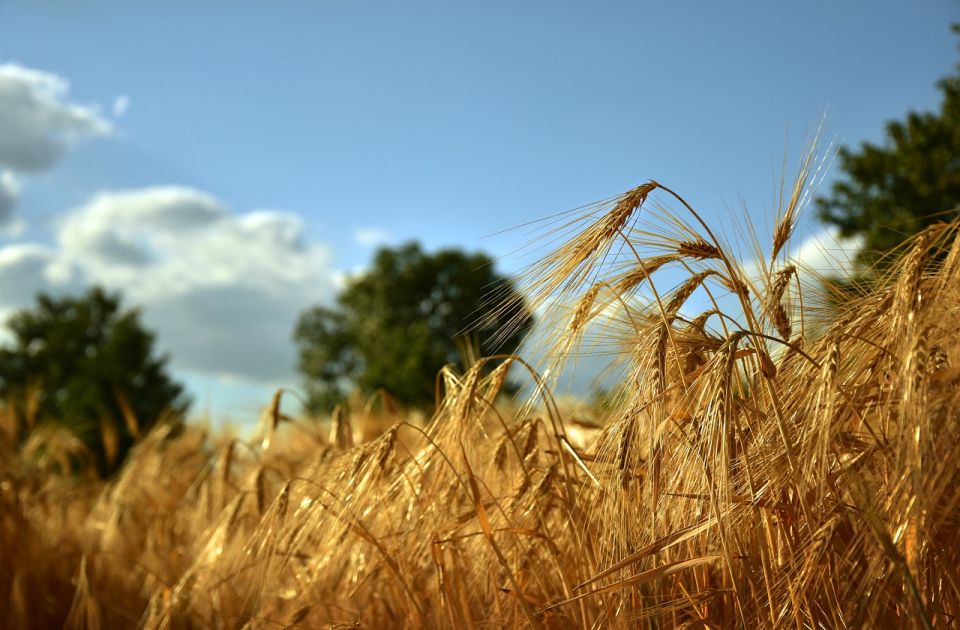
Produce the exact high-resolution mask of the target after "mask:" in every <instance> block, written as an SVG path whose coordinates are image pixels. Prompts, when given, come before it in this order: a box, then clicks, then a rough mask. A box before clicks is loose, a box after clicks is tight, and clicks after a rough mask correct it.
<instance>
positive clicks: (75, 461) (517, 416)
mask: <svg viewBox="0 0 960 630" xmlns="http://www.w3.org/2000/svg"><path fill="white" fill-rule="evenodd" d="M814 166H815V165H813V164H812V163H811V161H809V160H808V161H807V162H806V163H805V164H804V167H803V169H802V170H801V173H800V176H799V177H798V178H797V180H796V182H795V183H793V184H792V185H791V186H787V187H785V188H784V194H783V196H782V203H781V207H780V209H779V211H778V212H777V214H776V216H775V217H773V226H772V229H771V230H769V232H770V236H769V238H768V240H766V241H765V240H764V239H763V238H761V237H759V236H756V234H757V233H758V232H757V230H755V229H753V228H751V227H750V226H745V227H744V228H743V229H742V230H741V231H742V232H743V233H745V234H747V235H748V237H749V238H747V240H746V243H747V245H738V244H737V242H735V241H728V240H726V239H727V235H725V234H721V233H719V232H718V231H716V230H715V229H712V228H711V226H709V225H708V224H707V223H706V222H704V221H703V220H702V219H701V217H700V215H699V214H698V213H697V212H696V210H695V209H694V208H692V207H690V205H689V204H688V203H687V202H686V201H685V200H684V199H683V198H682V197H681V196H679V195H678V194H676V193H675V192H673V191H672V190H671V189H669V188H667V187H665V186H663V185H661V184H658V183H656V182H649V183H647V184H644V185H642V186H639V187H637V188H635V189H633V190H631V191H628V192H626V193H624V194H623V195H620V196H618V197H615V198H613V199H610V200H607V201H605V202H602V203H598V204H594V205H592V206H587V207H584V208H580V209H578V210H576V211H572V212H570V213H566V214H563V215H558V216H556V217H553V218H552V219H550V220H549V221H546V222H544V223H543V224H542V225H541V226H540V232H539V233H540V236H539V237H538V238H539V240H537V241H536V243H535V246H536V247H538V248H540V250H539V251H540V252H541V255H540V257H539V259H538V260H537V261H536V262H534V263H533V264H532V265H531V266H530V267H529V268H528V269H527V271H526V273H525V274H524V275H523V276H522V278H521V279H520V284H521V286H522V288H523V290H524V293H525V295H526V296H527V299H528V300H529V301H530V303H531V304H532V305H533V307H534V308H535V309H536V310H537V312H538V313H542V314H543V315H542V320H543V326H541V328H542V330H543V331H544V332H543V334H542V336H541V337H540V338H539V339H537V340H536V343H538V344H540V346H539V347H541V348H543V349H544V356H546V357H547V358H546V359H545V361H544V362H543V364H538V365H531V364H529V363H527V362H525V361H524V360H523V358H522V357H504V356H492V357H488V358H485V359H480V360H477V361H476V362H475V363H473V365H472V366H470V368H469V369H466V370H465V371H458V370H456V369H454V368H453V367H448V368H445V369H444V370H443V371H442V372H441V373H440V374H439V375H438V381H437V399H438V400H437V407H436V411H435V413H434V414H433V415H432V417H429V418H417V417H413V416H407V415H406V414H404V413H403V412H402V411H398V410H397V409H395V408H394V407H393V406H392V405H391V404H390V401H389V397H387V396H382V397H380V398H378V399H376V400H375V401H373V404H371V405H369V406H368V408H367V409H363V408H360V407H357V406H353V408H352V409H350V410H348V409H346V408H345V407H344V408H342V409H338V410H336V411H335V412H334V414H333V416H332V417H331V418H324V419H320V420H317V419H306V418H292V417H290V416H288V415H287V412H286V411H285V409H286V408H287V406H288V405H289V404H290V403H289V400H288V397H289V396H291V395H295V394H291V393H289V392H286V391H280V392H278V393H277V396H276V397H275V398H274V400H273V401H272V403H271V404H270V405H269V406H268V408H267V410H266V412H265V414H264V418H263V423H262V426H261V427H260V429H259V433H258V434H257V435H256V437H255V438H254V439H250V440H243V439H239V438H229V437H226V436H217V435H210V434H208V433H207V432H205V431H203V430H201V429H200V428H198V427H197V426H195V425H190V424H188V425H186V426H184V427H177V426H176V425H173V424H165V423H160V425H159V426H158V428H156V429H155V430H153V431H152V432H150V433H149V434H147V435H145V436H142V438H141V439H140V441H139V443H138V444H137V446H136V447H135V448H134V450H133V451H132V452H131V455H130V457H129V460H128V461H127V463H126V464H125V466H124V468H123V469H122V470H121V472H120V473H119V474H118V475H117V476H116V477H115V478H113V479H111V480H108V481H101V480H98V479H97V478H96V476H95V475H94V474H92V472H90V473H87V472H85V470H86V469H85V465H88V464H85V463H84V462H85V461H87V458H86V457H85V453H84V447H83V445H82V443H80V442H79V440H77V438H76V437H74V436H72V435H71V434H70V433H69V432H67V431H66V430H65V429H57V428H53V425H49V426H48V425H38V426H37V427H35V428H33V430H32V432H31V433H30V434H29V435H28V436H24V435H22V431H23V430H24V428H23V427H18V426H17V423H16V419H15V418H14V417H13V414H12V412H9V411H8V412H6V413H4V414H3V415H2V417H0V419H2V423H0V424H2V425H3V431H2V433H0V435H2V440H0V449H2V450H0V558H2V566H0V625H2V626H3V627H5V628H42V627H59V626H61V625H64V624H65V625H66V626H67V627H71V628H117V627H131V626H142V627H145V628H351V627H357V628H361V627H362V628H394V627H395V628H439V627H447V628H507V627H534V628H633V627H649V628H661V627H663V628H668V627H670V628H672V627H683V628H717V627H748V628H755V627H765V628H766V627H769V628H794V627H802V628H846V627H851V628H912V627H946V626H950V625H952V624H954V623H956V620H957V615H958V614H960V568H958V567H960V545H958V541H960V466H958V461H960V459H958V458H960V387H958V384H960V241H958V240H957V239H956V235H957V231H958V228H960V225H958V224H957V223H953V224H941V225H937V226H934V227H933V228H930V229H929V230H927V231H926V232H924V233H922V234H920V235H919V236H917V237H916V238H914V239H912V240H911V241H909V242H908V243H907V244H906V245H905V246H904V248H903V249H902V251H899V252H896V253H895V254H893V255H891V257H890V258H889V259H888V261H887V264H885V265H884V266H883V268H882V269H881V270H878V271H877V273H876V274H875V276H874V277H873V278H872V279H871V280H870V281H869V282H863V283H862V286H857V287H855V289H856V290H852V289H851V288H850V287H847V288H846V289H843V290H841V288H839V287H837V288H836V289H835V291H834V293H835V294H834V295H830V294H829V293H830V290H831V289H830V288H829V287H830V285H829V283H828V281H827V280H825V279H824V278H821V277H820V274H818V270H810V269H805V268H803V266H802V265H800V264H797V263H794V262H793V261H792V260H791V259H790V258H789V256H788V254H787V252H788V249H789V246H788V243H789V241H790V239H791V237H792V235H793V234H792V233H793V231H794V229H795V226H796V223H797V217H798V213H799V212H800V210H801V208H802V206H803V204H804V203H806V200H807V199H808V198H809V190H810V184H811V179H812V178H813V177H814V176H815V174H816V169H815V168H814ZM824 287H827V288H826V289H824ZM704 305H705V306H704ZM491 308H502V309H509V308H511V305H510V304H502V303H501V304H498V303H496V301H494V302H492V303H491ZM585 354H590V355H592V356H594V357H602V358H603V360H605V361H606V362H607V364H608V366H609V367H608V375H609V377H610V378H612V379H614V380H615V382H617V383H619V387H618V388H617V390H616V393H615V395H614V396H612V402H611V403H610V404H609V405H608V406H606V407H604V408H603V409H599V408H596V409H592V408H591V409H578V408H574V407H572V406H570V405H565V404H561V403H558V402H557V401H556V400H555V399H554V398H553V397H552V395H551V392H552V391H553V389H554V386H555V383H556V382H557V379H558V378H559V375H560V374H562V373H563V372H564V370H566V369H568V368H570V366H572V365H573V364H575V362H576V360H577V358H578V357H580V356H581V355H585ZM508 375H510V376H512V377H514V378H520V377H521V376H522V377H523V378H525V379H527V381H528V382H531V383H533V384H534V386H533V387H532V388H528V395H526V396H525V397H523V398H521V399H519V400H516V401H503V400H500V399H497V394H498V391H499V390H500V388H501V387H502V386H503V384H504V382H505V379H506V378H507V377H508ZM531 392H532V393H531ZM67 470H70V471H73V474H57V471H59V472H60V473H63V471H67Z"/></svg>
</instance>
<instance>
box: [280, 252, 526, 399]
mask: <svg viewBox="0 0 960 630" xmlns="http://www.w3.org/2000/svg"><path fill="white" fill-rule="evenodd" d="M490 296H496V300H497V303H498V304H509V305H511V306H510V308H509V309H504V310H495V311H493V312H492V313H489V314H487V315H484V316H481V313H482V312H483V308H484V306H485V304H486V300H487V299H488V298H489V297H490ZM508 322H512V323H513V324H515V325H514V326H513V327H511V328H510V329H509V330H510V334H507V335H504V337H505V338H503V339H498V341H499V342H500V343H498V344H496V345H497V351H499V352H508V353H509V352H514V351H515V350H516V348H517V347H518V346H519V344H520V341H521V339H522V337H523V335H524V333H525V332H526V331H527V330H528V328H529V326H530V324H531V323H532V319H531V316H530V313H529V312H528V310H527V308H526V305H525V304H524V302H523V300H522V298H520V296H519V294H518V293H517V292H516V290H515V288H514V286H513V283H512V282H510V281H509V280H508V279H506V278H504V277H502V276H500V275H498V274H497V273H496V272H495V271H494V269H493V261H492V260H491V259H490V258H489V257H488V256H486V255H485V254H481V253H473V254H468V253H465V252H462V251H459V250H455V249H445V250H442V251H439V252H437V253H435V254H427V253H425V252H424V251H423V250H422V249H421V248H420V246H419V245H418V244H416V243H408V244H406V245H403V246H401V247H398V248H395V249H391V248H382V249H380V250H379V251H378V252H377V253H376V255H375V257H374V261H373V265H372V266H371V268H370V269H369V270H368V271H366V272H365V273H363V274H361V275H359V276H357V277H355V278H352V279H351V280H350V281H349V282H348V284H347V286H346V288H345V289H344V290H343V291H342V292H341V293H340V295H339V296H338V298H337V303H336V306H335V308H325V307H319V306H318V307H314V308H311V309H309V310H307V311H305V312H304V313H302V314H301V316H300V319H299V321H298V323H297V325H296V328H295V330H294V340H295V341H296V343H297V346H298V351H299V369H300V371H301V373H302V374H303V375H304V377H305V379H306V387H307V391H308V398H309V404H310V406H311V407H312V408H313V409H314V410H321V409H329V408H330V407H331V406H332V405H333V404H335V403H336V402H338V401H339V400H341V399H342V398H343V397H344V396H345V394H346V393H347V391H349V390H351V389H357V390H359V391H361V392H366V393H371V392H373V391H375V390H377V389H379V388H383V389H385V390H386V391H388V392H389V393H390V394H391V395H392V396H394V397H396V398H397V399H398V400H399V401H400V402H402V403H404V404H407V405H414V406H427V405H429V404H430V403H431V402H432V401H433V398H434V383H435V378H436V375H437V372H438V371H439V370H440V368H442V367H443V366H444V365H446V364H449V363H456V362H457V360H458V358H460V356H461V353H462V352H463V351H464V346H465V344H466V346H468V347H469V348H473V347H475V346H474V344H475V343H476V342H478V341H479V339H480V338H485V340H486V341H487V342H488V344H487V346H486V347H485V349H487V350H490V349H491V344H490V343H489V341H490V339H491V338H492V337H493V335H494V334H495V333H496V332H497V331H500V330H503V329H504V326H505V325H506V324H507V323H508ZM467 329H470V330H471V333H470V334H466V333H465V331H466V330H467Z"/></svg>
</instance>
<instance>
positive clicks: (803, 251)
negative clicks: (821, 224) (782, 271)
mask: <svg viewBox="0 0 960 630" xmlns="http://www.w3.org/2000/svg"><path fill="white" fill-rule="evenodd" d="M861 243H862V239H860V238H840V237H839V236H837V231H836V229H835V228H822V229H820V230H819V231H818V232H816V233H814V234H812V235H811V236H809V237H807V238H806V239H805V240H803V241H802V242H801V243H800V245H799V246H798V247H796V248H793V249H791V251H790V255H789V258H790V261H791V262H793V263H794V264H796V265H797V266H798V267H800V268H801V269H806V270H808V271H813V272H816V273H817V274H820V275H823V276H834V275H836V276H848V275H849V274H850V273H851V272H852V271H853V263H854V261H855V259H856V257H857V252H858V251H860V247H861Z"/></svg>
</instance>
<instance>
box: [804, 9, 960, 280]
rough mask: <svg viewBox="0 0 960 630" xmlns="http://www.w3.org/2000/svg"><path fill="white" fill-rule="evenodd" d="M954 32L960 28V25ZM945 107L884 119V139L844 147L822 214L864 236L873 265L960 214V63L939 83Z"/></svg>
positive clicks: (864, 256)
mask: <svg viewBox="0 0 960 630" xmlns="http://www.w3.org/2000/svg"><path fill="white" fill-rule="evenodd" d="M953 30H954V32H956V33H960V25H957V24H955V25H954V26H953ZM938 85H939V87H940V90H941V91H942V92H943V101H942V102H941V104H940V110H939V111H936V112H924V113H918V112H910V113H908V114H907V118H906V120H904V121H898V120H894V121H890V122H889V123H887V133H886V139H885V142H884V143H883V144H882V145H881V146H878V145H875V144H872V143H870V142H864V143H863V144H862V145H861V146H860V149H859V150H851V149H848V148H846V147H844V148H842V149H840V152H839V160H840V169H841V170H842V171H843V173H844V175H845V178H844V179H841V180H839V181H837V182H835V183H834V184H833V186H832V190H831V194H830V196H828V197H819V198H818V199H817V207H818V210H819V215H820V218H821V219H822V220H823V221H825V222H826V223H828V224H831V225H835V226H837V228H839V231H840V235H841V236H843V237H852V236H861V237H863V248H862V249H861V251H860V255H859V262H860V263H862V264H864V265H866V266H872V265H874V264H876V263H877V262H878V260H879V259H880V257H882V256H883V254H885V253H887V252H889V251H890V250H892V249H893V248H895V247H896V246H897V245H899V244H900V243H902V242H903V241H904V240H906V239H907V238H909V237H910V236H912V235H914V234H916V233H917V232H920V231H921V230H923V229H924V228H925V227H927V226H929V225H931V224H933V223H937V222H939V221H949V220H950V219H953V218H955V217H957V216H958V214H960V212H958V207H960V66H958V72H957V73H955V74H954V75H952V76H948V77H945V78H943V79H941V80H940V82H939V83H938Z"/></svg>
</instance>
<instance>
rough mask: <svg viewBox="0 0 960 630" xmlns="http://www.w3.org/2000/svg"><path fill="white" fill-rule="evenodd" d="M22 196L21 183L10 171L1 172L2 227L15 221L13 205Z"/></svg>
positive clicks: (0, 210) (0, 215)
mask: <svg viewBox="0 0 960 630" xmlns="http://www.w3.org/2000/svg"><path fill="white" fill-rule="evenodd" d="M19 196H20V185H19V184H18V183H17V179H16V178H15V177H14V176H13V173H11V172H10V171H4V172H3V173H0V229H2V228H4V227H5V226H7V225H9V224H10V223H12V222H13V207H14V206H15V205H17V198H18V197H19Z"/></svg>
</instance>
